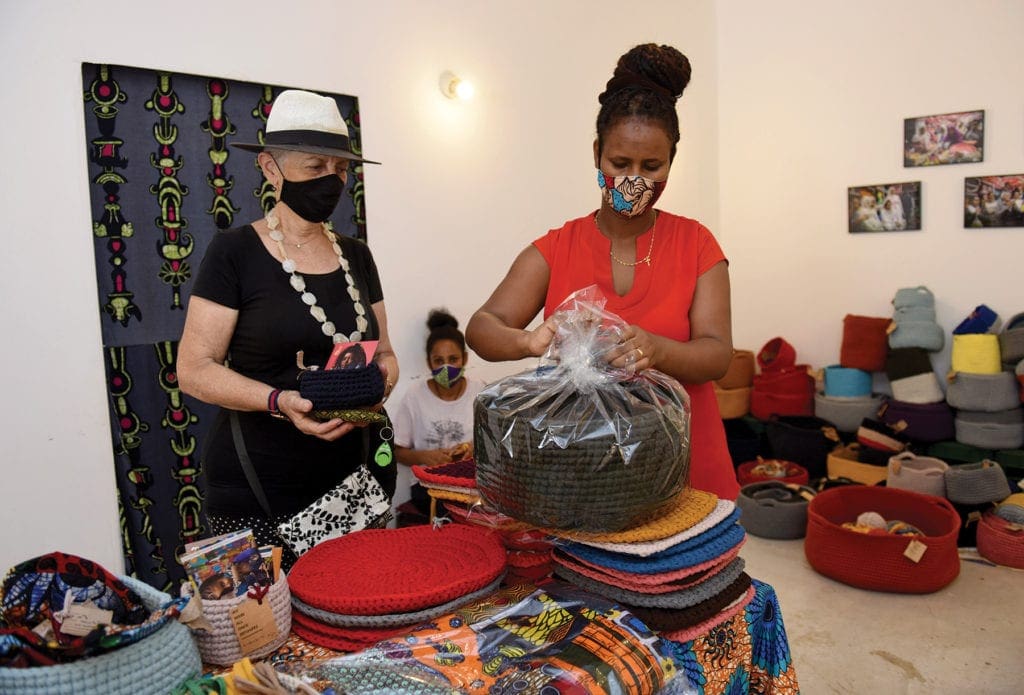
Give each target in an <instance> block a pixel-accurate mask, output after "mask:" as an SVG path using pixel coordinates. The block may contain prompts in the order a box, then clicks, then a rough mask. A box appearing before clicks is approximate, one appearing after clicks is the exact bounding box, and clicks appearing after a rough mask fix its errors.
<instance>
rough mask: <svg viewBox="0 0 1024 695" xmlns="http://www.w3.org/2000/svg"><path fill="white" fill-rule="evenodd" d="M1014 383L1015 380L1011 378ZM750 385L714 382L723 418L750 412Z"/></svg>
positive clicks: (732, 417)
mask: <svg viewBox="0 0 1024 695" xmlns="http://www.w3.org/2000/svg"><path fill="white" fill-rule="evenodd" d="M1013 383H1014V385H1016V383H1017V380H1016V379H1014V380H1013ZM751 390H752V389H751V387H749V386H742V387H737V388H731V389H723V388H719V386H718V384H715V399H716V400H717V401H718V412H719V414H720V415H721V416H722V419H723V420H732V419H735V418H738V417H743V416H744V415H746V414H747V413H749V412H750V392H751Z"/></svg>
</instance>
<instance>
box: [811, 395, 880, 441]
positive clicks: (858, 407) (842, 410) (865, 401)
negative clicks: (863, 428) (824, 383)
mask: <svg viewBox="0 0 1024 695" xmlns="http://www.w3.org/2000/svg"><path fill="white" fill-rule="evenodd" d="M881 405H882V396H880V395H874V396H866V397H864V398H833V397H831V396H826V395H825V394H823V393H816V394H814V416H815V417H818V418H821V419H822V420H827V421H828V422H831V423H832V424H834V425H835V426H836V429H837V430H839V431H840V432H849V433H853V432H856V431H857V428H858V427H860V424H861V422H863V421H864V418H871V417H874V416H875V414H876V413H877V412H878V409H879V408H880V407H881Z"/></svg>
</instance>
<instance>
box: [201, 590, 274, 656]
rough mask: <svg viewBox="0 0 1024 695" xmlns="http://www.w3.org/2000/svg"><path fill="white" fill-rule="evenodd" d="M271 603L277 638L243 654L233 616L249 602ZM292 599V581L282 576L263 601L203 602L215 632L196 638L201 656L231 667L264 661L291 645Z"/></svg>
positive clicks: (243, 598) (205, 614)
mask: <svg viewBox="0 0 1024 695" xmlns="http://www.w3.org/2000/svg"><path fill="white" fill-rule="evenodd" d="M255 600H259V601H261V602H262V601H268V602H269V603H270V610H271V612H272V613H273V615H274V626H275V630H274V632H275V636H274V637H273V639H271V640H270V641H268V642H266V643H265V644H262V645H260V646H257V647H255V648H253V649H252V650H250V651H242V646H241V643H240V642H239V641H238V634H237V633H236V632H235V627H234V621H233V620H232V619H231V614H232V612H233V611H234V610H235V609H236V608H238V607H239V606H241V605H242V604H243V603H245V602H246V601H255ZM291 601H292V595H291V592H290V591H289V590H288V577H287V576H286V575H285V573H284V572H281V577H280V578H279V579H278V580H277V581H276V582H274V584H272V585H271V586H270V587H269V589H268V590H267V593H266V595H265V596H263V597H261V598H260V599H255V598H250V597H249V596H246V595H242V596H237V597H233V598H223V599H219V600H204V601H203V617H205V618H206V619H207V620H208V621H209V622H210V625H211V626H212V628H213V629H212V630H199V631H197V632H196V634H195V638H196V644H198V645H199V653H200V654H201V655H202V657H203V663H207V664H217V665H218V666H230V665H231V664H233V663H235V662H236V661H239V660H240V659H242V657H246V656H248V657H251V658H254V659H256V658H260V657H264V656H266V655H268V654H271V653H273V652H274V651H275V650H276V649H277V648H278V647H280V646H281V645H282V644H284V643H285V642H287V641H288V635H289V633H290V632H291V629H292V603H291Z"/></svg>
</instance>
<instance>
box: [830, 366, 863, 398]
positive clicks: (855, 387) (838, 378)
mask: <svg viewBox="0 0 1024 695" xmlns="http://www.w3.org/2000/svg"><path fill="white" fill-rule="evenodd" d="M823 371H824V379H825V395H826V396H830V397H833V398H834V397H841V398H861V397H864V396H870V395H871V374H870V373H869V372H866V371H864V370H863V369H856V368H854V367H843V366H841V365H838V364H832V365H829V366H827V367H825V369H824V370H823Z"/></svg>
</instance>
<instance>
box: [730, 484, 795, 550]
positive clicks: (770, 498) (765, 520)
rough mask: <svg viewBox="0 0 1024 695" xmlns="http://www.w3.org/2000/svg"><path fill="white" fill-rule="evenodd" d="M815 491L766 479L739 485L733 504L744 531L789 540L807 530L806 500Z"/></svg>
mask: <svg viewBox="0 0 1024 695" xmlns="http://www.w3.org/2000/svg"><path fill="white" fill-rule="evenodd" d="M813 497H814V491H813V490H812V489H811V488H809V487H806V486H803V485H793V484H786V483H780V482H777V481H765V482H760V483H750V484H748V485H744V486H743V487H742V488H740V494H739V497H737V498H736V506H737V507H739V509H740V511H741V512H742V513H741V515H740V523H741V524H742V525H743V528H744V529H746V531H747V533H750V534H752V535H755V536H759V537H761V538H777V539H782V540H792V539H795V538H803V537H804V534H805V533H806V532H807V503H808V501H809V500H810V499H811V498H813Z"/></svg>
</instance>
